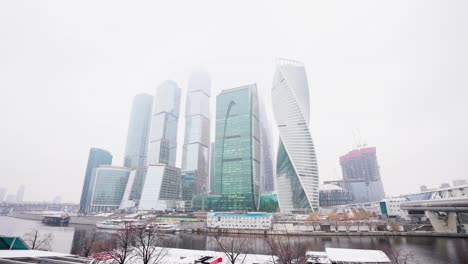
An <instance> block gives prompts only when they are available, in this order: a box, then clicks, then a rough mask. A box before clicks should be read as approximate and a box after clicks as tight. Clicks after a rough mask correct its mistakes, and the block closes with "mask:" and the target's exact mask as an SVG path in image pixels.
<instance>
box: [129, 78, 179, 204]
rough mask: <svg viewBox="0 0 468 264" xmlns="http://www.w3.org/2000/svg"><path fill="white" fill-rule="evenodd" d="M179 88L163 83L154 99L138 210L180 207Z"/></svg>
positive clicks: (172, 84) (169, 82) (172, 82)
mask: <svg viewBox="0 0 468 264" xmlns="http://www.w3.org/2000/svg"><path fill="white" fill-rule="evenodd" d="M179 110H180V88H179V86H178V85H177V83H175V82H174V81H165V82H163V83H162V84H161V85H160V86H159V87H158V88H157V91H156V96H155V97H154V107H153V117H152V120H151V132H150V145H149V151H148V168H147V172H146V177H145V183H144V185H143V190H142V193H141V199H140V203H139V206H138V208H139V209H140V210H169V209H176V208H179V207H181V198H182V197H181V181H180V174H181V173H180V169H179V168H176V167H175V162H176V155H177V130H178V121H179Z"/></svg>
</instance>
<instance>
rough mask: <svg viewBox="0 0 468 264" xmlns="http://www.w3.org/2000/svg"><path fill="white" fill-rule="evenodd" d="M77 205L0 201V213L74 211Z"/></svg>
mask: <svg viewBox="0 0 468 264" xmlns="http://www.w3.org/2000/svg"><path fill="white" fill-rule="evenodd" d="M78 208H79V205H77V204H70V203H46V202H21V203H9V202H0V215H6V214H8V213H9V212H31V211H76V210H78Z"/></svg>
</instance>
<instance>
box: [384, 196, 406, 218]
mask: <svg viewBox="0 0 468 264" xmlns="http://www.w3.org/2000/svg"><path fill="white" fill-rule="evenodd" d="M405 201H406V198H405V197H396V198H387V199H383V200H382V201H380V211H381V213H382V215H383V216H386V217H387V218H405V219H406V218H407V216H408V212H407V211H406V210H403V209H401V207H400V204H401V203H402V202H405Z"/></svg>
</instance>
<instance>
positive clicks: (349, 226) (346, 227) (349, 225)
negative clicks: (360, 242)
mask: <svg viewBox="0 0 468 264" xmlns="http://www.w3.org/2000/svg"><path fill="white" fill-rule="evenodd" d="M343 224H344V227H345V229H346V232H349V230H350V229H351V226H352V225H353V222H351V221H345V222H343Z"/></svg>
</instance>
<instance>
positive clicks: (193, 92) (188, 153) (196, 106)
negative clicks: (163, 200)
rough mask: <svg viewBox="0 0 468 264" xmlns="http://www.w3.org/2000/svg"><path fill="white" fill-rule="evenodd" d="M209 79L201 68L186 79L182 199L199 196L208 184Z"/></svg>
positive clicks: (207, 187)
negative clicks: (187, 80)
mask: <svg viewBox="0 0 468 264" xmlns="http://www.w3.org/2000/svg"><path fill="white" fill-rule="evenodd" d="M210 95H211V80H210V76H209V74H208V73H207V72H206V71H204V70H194V71H193V72H192V73H191V75H190V78H189V82H188V90H187V102H186V107H185V137H184V146H183V153H182V185H183V186H184V188H183V199H184V200H192V198H193V197H194V196H198V195H201V194H202V193H204V192H205V191H206V190H207V189H209V186H207V184H208V173H209V168H208V163H209V157H208V148H209V144H210Z"/></svg>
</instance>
